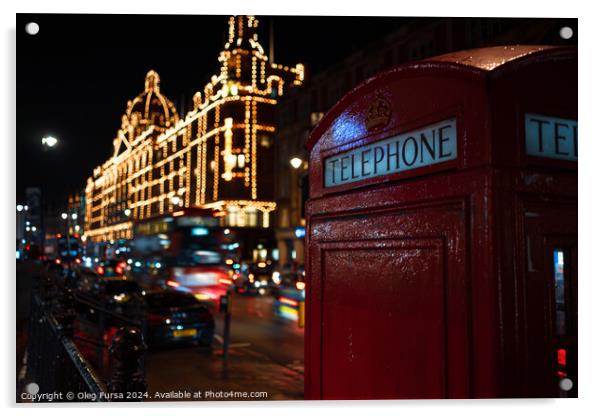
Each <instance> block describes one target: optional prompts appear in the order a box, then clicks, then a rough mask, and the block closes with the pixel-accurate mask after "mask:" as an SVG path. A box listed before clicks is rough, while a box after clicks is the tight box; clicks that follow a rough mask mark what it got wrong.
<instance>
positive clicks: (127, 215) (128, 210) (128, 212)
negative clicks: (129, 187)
mask: <svg viewBox="0 0 602 416" xmlns="http://www.w3.org/2000/svg"><path fill="white" fill-rule="evenodd" d="M123 213H124V214H125V216H126V217H129V216H130V215H132V210H131V209H129V208H126V209H124V210H123Z"/></svg>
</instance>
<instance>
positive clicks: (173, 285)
mask: <svg viewBox="0 0 602 416" xmlns="http://www.w3.org/2000/svg"><path fill="white" fill-rule="evenodd" d="M165 283H166V284H167V286H171V287H180V284H179V283H178V282H175V281H173V280H168V281H166V282H165Z"/></svg>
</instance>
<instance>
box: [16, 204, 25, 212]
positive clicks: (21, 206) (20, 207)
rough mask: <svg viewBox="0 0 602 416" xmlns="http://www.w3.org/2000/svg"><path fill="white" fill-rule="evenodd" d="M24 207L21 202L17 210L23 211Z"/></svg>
mask: <svg viewBox="0 0 602 416" xmlns="http://www.w3.org/2000/svg"><path fill="white" fill-rule="evenodd" d="M23 209H24V207H23V205H21V204H18V205H17V211H19V212H21V211H23Z"/></svg>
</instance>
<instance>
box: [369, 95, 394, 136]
mask: <svg viewBox="0 0 602 416" xmlns="http://www.w3.org/2000/svg"><path fill="white" fill-rule="evenodd" d="M390 119H391V103H389V100H387V99H386V98H385V97H384V95H383V93H382V92H381V91H379V92H377V93H376V99H375V100H374V102H373V103H372V104H371V105H370V107H368V112H367V114H366V127H367V128H368V130H377V129H381V128H383V127H385V126H386V125H387V124H389V120H390Z"/></svg>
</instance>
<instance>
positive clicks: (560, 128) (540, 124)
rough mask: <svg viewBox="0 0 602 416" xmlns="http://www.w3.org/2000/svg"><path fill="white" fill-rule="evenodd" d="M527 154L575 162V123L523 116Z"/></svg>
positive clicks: (528, 114)
mask: <svg viewBox="0 0 602 416" xmlns="http://www.w3.org/2000/svg"><path fill="white" fill-rule="evenodd" d="M525 145H526V147H527V154H528V155H531V156H539V157H547V158H551V159H563V160H574V161H576V160H577V121H576V120H568V119H565V118H556V117H547V116H541V115H539V114H531V113H527V114H525Z"/></svg>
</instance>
